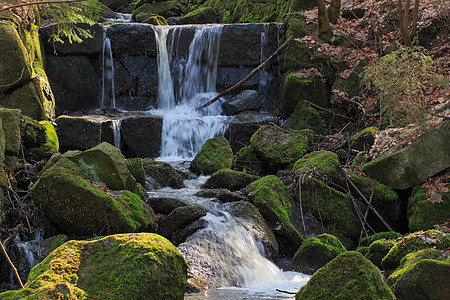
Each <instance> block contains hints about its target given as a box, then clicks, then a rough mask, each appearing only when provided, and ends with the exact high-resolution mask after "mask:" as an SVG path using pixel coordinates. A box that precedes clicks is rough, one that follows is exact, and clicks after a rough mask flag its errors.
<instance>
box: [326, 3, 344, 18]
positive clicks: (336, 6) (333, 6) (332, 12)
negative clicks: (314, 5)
mask: <svg viewBox="0 0 450 300" xmlns="http://www.w3.org/2000/svg"><path fill="white" fill-rule="evenodd" d="M340 12H341V0H331V3H330V6H329V7H328V18H329V19H330V22H331V23H336V22H337V20H338V17H339V14H340Z"/></svg>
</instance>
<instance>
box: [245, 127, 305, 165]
mask: <svg viewBox="0 0 450 300" xmlns="http://www.w3.org/2000/svg"><path fill="white" fill-rule="evenodd" d="M311 140H312V131H310V130H302V131H297V130H294V131H286V130H283V129H281V128H279V127H277V126H274V125H264V126H262V127H261V128H260V129H259V130H258V131H257V132H255V134H254V135H253V136H252V138H251V139H250V145H252V146H253V148H254V149H255V151H256V153H257V155H258V157H259V158H260V159H261V160H262V161H263V162H265V163H267V164H268V165H269V166H270V167H271V168H272V169H276V170H278V169H283V168H285V167H287V166H288V165H290V164H293V163H294V162H296V161H297V160H298V159H300V158H301V157H302V156H303V155H305V153H306V151H308V147H309V145H310V142H311Z"/></svg>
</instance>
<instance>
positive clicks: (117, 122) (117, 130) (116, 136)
mask: <svg viewBox="0 0 450 300" xmlns="http://www.w3.org/2000/svg"><path fill="white" fill-rule="evenodd" d="M111 121H112V125H113V126H112V127H113V133H114V147H116V148H117V149H120V146H121V135H120V127H121V125H122V119H117V120H111Z"/></svg>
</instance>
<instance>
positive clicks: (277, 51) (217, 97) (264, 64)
mask: <svg viewBox="0 0 450 300" xmlns="http://www.w3.org/2000/svg"><path fill="white" fill-rule="evenodd" d="M291 40H292V37H290V38H289V39H287V41H286V42H284V43H283V44H282V45H281V46H280V47H278V49H277V50H276V51H275V52H274V53H273V54H272V55H271V56H269V58H268V59H266V61H265V62H263V63H262V64H260V65H259V66H258V67H257V68H256V69H254V70H253V71H251V72H250V74H248V75H247V76H246V77H245V78H244V79H242V80H241V81H239V82H238V83H236V84H235V85H233V86H232V87H230V88H228V89H226V90H225V91H223V92H222V93H220V94H219V95H217V96H216V97H214V98H213V99H212V100H210V101H209V102H206V103H205V104H203V105H201V106H199V107H197V110H202V109H204V108H205V107H208V106H210V105H211V104H213V103H214V102H216V101H217V100H219V99H220V98H222V97H223V96H225V95H227V94H229V93H231V92H232V91H233V90H235V89H237V88H238V87H240V86H241V85H242V84H244V83H245V82H247V81H248V80H249V79H250V78H252V77H253V76H254V75H255V74H256V73H258V72H259V71H261V70H262V69H263V68H264V67H265V66H267V65H268V64H269V62H270V61H271V60H272V59H273V58H274V57H275V56H277V55H278V54H280V52H281V50H283V49H284V48H286V47H287V45H289V42H290V41H291Z"/></svg>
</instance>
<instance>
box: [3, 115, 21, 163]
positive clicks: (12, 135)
mask: <svg viewBox="0 0 450 300" xmlns="http://www.w3.org/2000/svg"><path fill="white" fill-rule="evenodd" d="M0 118H1V119H2V128H3V132H4V134H5V153H6V154H10V155H18V154H19V151H20V120H21V112H20V110H19V109H0Z"/></svg>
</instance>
